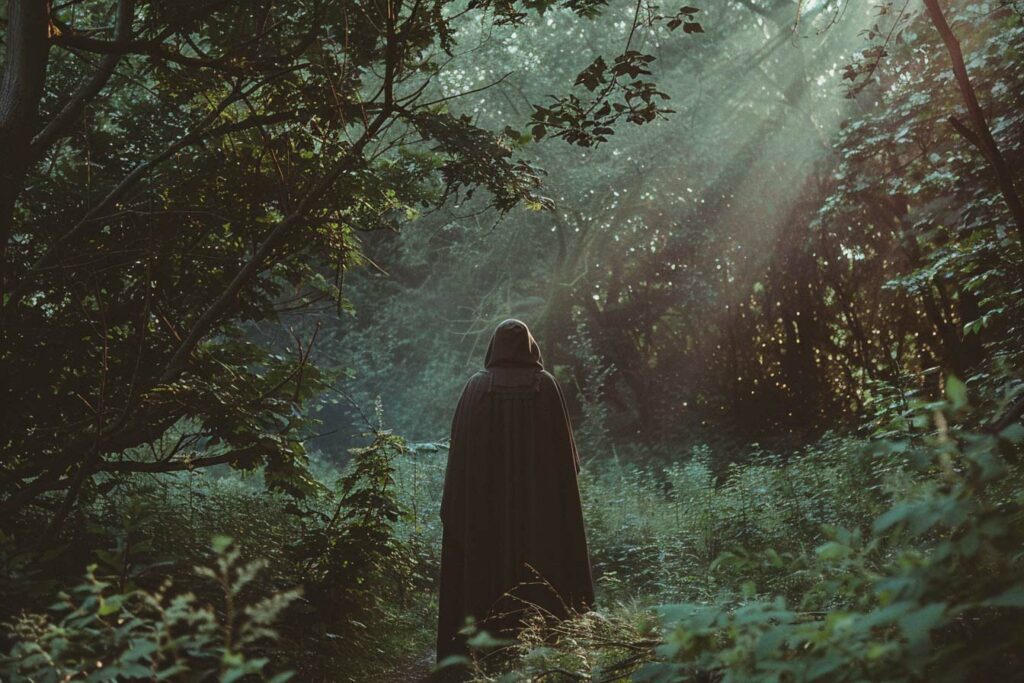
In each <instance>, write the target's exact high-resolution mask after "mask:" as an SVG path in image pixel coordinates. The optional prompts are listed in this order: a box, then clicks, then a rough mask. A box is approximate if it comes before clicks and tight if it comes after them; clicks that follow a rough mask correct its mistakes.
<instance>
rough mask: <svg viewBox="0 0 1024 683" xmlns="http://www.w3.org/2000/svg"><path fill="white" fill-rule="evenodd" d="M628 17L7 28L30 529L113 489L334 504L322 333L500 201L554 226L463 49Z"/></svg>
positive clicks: (12, 348)
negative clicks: (451, 228)
mask: <svg viewBox="0 0 1024 683" xmlns="http://www.w3.org/2000/svg"><path fill="white" fill-rule="evenodd" d="M603 4H604V3H603V2H589V1H588V2H577V1H576V0H566V1H565V2H560V1H554V0H544V1H543V2H523V3H520V2H511V3H508V2H490V1H486V2H473V3H469V4H468V6H467V5H465V4H464V3H455V2H450V1H449V0H436V1H431V2H425V3H424V2H403V1H402V0H397V1H395V2H388V3H384V4H381V3H379V2H376V0H367V1H363V0H360V1H358V2H354V3H353V2H346V3H340V4H339V3H325V2H319V1H317V2H312V3H309V2H302V1H299V0H292V1H290V2H286V3H283V4H282V3H278V2H268V1H261V2H256V3H243V4H237V3H229V4H226V5H224V4H217V3H213V4H211V3H209V2H205V0H193V1H189V2H176V3H173V5H167V4H166V3H159V2H150V1H149V0H138V1H136V0H119V2H117V3H113V6H112V3H108V2H99V1H88V2H73V3H71V4H69V5H53V6H50V5H39V4H38V3H29V2H14V3H8V4H7V5H5V7H6V8H7V9H8V13H9V14H10V20H9V21H5V22H4V27H5V36H6V41H5V49H6V50H7V52H8V58H7V59H6V60H5V61H4V64H3V71H4V73H3V78H2V79H0V85H2V88H3V92H2V93H0V100H3V101H5V102H7V101H10V102H12V107H11V108H10V109H9V110H8V109H6V108H5V109H4V111H3V112H0V156H3V157H4V159H5V167H9V168H8V170H5V171H4V177H3V183H2V185H0V242H2V246H3V249H2V259H0V294H2V296H0V323H2V324H0V329H2V342H3V343H2V346H0V372H2V373H3V376H4V383H3V386H2V388H0V391H2V393H0V396H2V397H3V401H4V402H5V404H8V403H9V404H11V405H15V404H16V405H18V406H19V409H18V410H16V411H4V413H3V415H2V418H0V429H2V433H3V435H4V436H3V441H2V443H0V446H2V448H3V459H2V461H0V510H2V511H3V520H4V523H5V524H6V522H7V520H10V519H13V518H14V517H15V516H16V515H17V514H19V513H22V512H23V511H24V510H25V508H26V506H29V505H34V504H35V503H36V502H37V500H38V499H39V498H40V497H44V498H53V497H55V496H57V497H59V500H60V502H58V503H56V507H55V509H54V512H53V515H52V517H51V519H50V520H49V523H48V529H46V533H47V534H48V535H50V536H52V535H54V534H56V533H57V532H59V530H60V529H61V527H62V525H63V523H64V521H65V519H66V517H67V515H68V514H69V513H70V512H71V510H72V509H73V508H74V507H75V506H76V505H77V503H78V502H79V500H80V498H81V497H83V496H84V497H88V496H90V495H92V494H93V493H94V487H95V480H94V478H95V477H96V476H97V475H100V474H104V475H105V476H108V477H111V478H117V477H119V476H121V475H122V474H123V473H126V472H148V473H152V474H157V473H166V472H174V471H183V470H193V469H196V468H201V467H207V466H212V465H217V464H229V465H231V466H233V467H235V468H238V469H246V470H247V469H257V468H263V470H264V473H265V476H264V481H265V482H266V484H267V485H268V487H269V488H270V489H272V490H280V491H285V492H288V493H290V494H292V495H294V496H296V497H301V496H304V495H309V494H311V493H312V492H313V488H314V482H312V480H311V478H310V476H309V469H308V465H309V462H308V453H307V452H306V449H305V446H304V441H305V439H306V438H307V437H308V436H309V435H310V434H311V433H312V429H313V424H314V421H313V420H312V419H311V416H310V413H311V412H315V405H316V402H317V401H316V399H317V398H318V397H320V396H321V395H322V394H323V392H324V391H325V390H326V389H327V388H328V387H329V386H331V385H332V384H333V382H334V380H335V378H336V377H337V375H338V370H339V369H340V368H343V367H345V366H346V364H347V363H346V361H345V360H344V359H342V360H341V362H338V363H336V364H335V365H336V366H337V367H336V368H335V369H334V371H330V372H328V371H322V370H320V369H318V368H317V367H316V363H315V362H314V360H315V359H314V358H312V354H313V345H314V342H315V340H316V338H317V335H318V331H319V324H318V323H316V322H315V320H307V319H306V318H305V317H304V316H305V315H310V316H311V317H312V318H316V317H317V316H320V315H326V314H327V312H328V311H329V310H330V309H335V312H340V311H341V310H350V308H351V307H350V305H349V303H348V302H347V301H346V297H345V296H344V293H343V285H344V282H345V272H346V271H347V270H348V269H350V268H352V267H358V266H361V265H364V264H371V263H372V264H374V265H376V262H375V261H373V260H372V259H370V258H368V257H367V255H366V254H365V250H364V246H363V239H364V238H365V236H366V235H367V234H369V233H372V232H375V231H382V230H394V229H397V228H398V226H399V225H400V224H405V223H411V222H414V221H415V219H416V218H417V217H418V216H419V215H420V214H421V213H422V212H423V211H424V210H427V209H431V208H436V207H437V206H439V205H443V204H445V203H446V202H447V201H449V200H451V201H456V200H458V199H464V198H466V197H469V196H471V195H472V194H473V193H474V191H475V190H477V189H478V188H483V189H485V190H486V191H487V195H488V201H487V202H486V203H487V204H488V205H489V206H491V207H493V208H494V209H495V210H497V211H498V212H500V213H504V212H507V211H509V210H510V209H511V208H512V207H514V206H516V205H518V204H519V203H525V204H527V205H529V206H532V207H534V208H540V207H543V206H547V205H549V204H550V202H549V201H548V200H547V199H546V198H545V197H543V196H541V195H540V194H538V192H539V181H540V172H539V171H538V169H537V168H535V166H534V165H533V164H532V163H530V161H529V160H528V159H527V158H525V155H524V154H523V153H522V149H521V147H522V144H521V143H522V141H521V140H520V139H519V138H520V136H518V135H515V136H509V134H508V133H507V132H505V128H506V127H507V126H502V125H496V126H494V127H489V128H488V127H482V126H479V125H477V123H476V122H475V121H474V120H473V117H471V116H469V115H467V114H465V113H459V112H456V111H453V109H452V104H453V103H454V102H455V101H456V100H458V99H459V98H460V97H462V96H464V95H468V94H470V93H472V92H476V91H477V88H476V87H467V88H456V89H455V90H449V89H447V88H446V87H445V83H444V81H445V76H444V75H442V72H443V73H444V74H447V73H448V72H450V71H451V70H452V68H448V69H447V70H446V67H449V65H450V64H451V63H452V62H453V61H456V62H457V58H458V56H459V55H458V52H459V50H460V49H461V47H462V45H461V41H460V39H461V38H462V36H461V35H460V30H461V29H462V28H463V27H464V26H466V25H467V24H469V22H470V21H471V19H473V20H476V21H478V22H480V23H481V24H482V25H484V26H487V27H490V28H491V29H501V30H503V29H504V28H506V27H514V26H520V25H523V24H524V23H526V22H527V21H528V20H529V19H530V18H531V17H539V16H541V15H543V14H544V13H545V12H547V11H552V12H554V11H561V12H563V13H564V14H567V15H569V16H572V17H574V19H576V20H579V18H580V17H593V16H596V15H598V14H600V10H601V9H602V5H603ZM40 36H46V40H45V41H43V40H42V39H41V38H40ZM23 44H25V45H31V46H32V49H31V50H28V49H26V50H21V48H20V47H19V46H21V45H23ZM378 267H379V266H378Z"/></svg>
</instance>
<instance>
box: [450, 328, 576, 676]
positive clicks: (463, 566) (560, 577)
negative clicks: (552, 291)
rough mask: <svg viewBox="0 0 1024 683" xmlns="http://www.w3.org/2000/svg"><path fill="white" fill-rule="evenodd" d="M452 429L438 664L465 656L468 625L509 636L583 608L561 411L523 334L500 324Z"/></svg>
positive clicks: (567, 436)
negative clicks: (529, 618) (538, 615)
mask: <svg viewBox="0 0 1024 683" xmlns="http://www.w3.org/2000/svg"><path fill="white" fill-rule="evenodd" d="M484 365H485V369H484V370H482V371H480V372H477V373H476V374H475V375H473V376H472V377H470V379H469V381H468V382H467V383H466V386H465V388H464V389H463V391H462V396H461V397H460V399H459V403H458V406H457V407H456V409H455V416H454V418H453V420H452V432H451V446H450V448H449V452H448V467H447V471H446V473H445V481H444V494H443V496H442V500H441V521H442V523H443V526H444V533H443V540H442V546H441V596H440V610H439V616H438V634H437V656H438V660H441V659H443V658H444V657H446V656H448V655H451V654H459V653H463V652H464V651H465V643H464V638H463V637H462V636H460V635H459V634H458V631H459V629H460V628H462V626H463V625H464V624H465V619H466V617H467V616H469V617H473V618H474V619H475V620H476V621H477V622H478V623H480V624H481V625H482V626H483V628H486V629H488V630H489V631H491V632H492V633H495V632H497V633H505V634H510V633H512V632H514V630H515V628H516V625H517V623H518V621H519V619H520V617H521V616H522V614H523V611H524V610H533V609H540V610H542V611H543V612H545V613H547V614H549V615H550V616H551V617H553V618H558V619H562V618H565V617H566V616H568V614H569V611H570V610H573V611H582V610H585V609H587V608H588V607H589V606H591V605H593V602H594V589H593V583H592V581H591V576H590V560H589V557H588V553H587V542H586V536H585V533H584V529H583V513H582V508H581V506H580V497H579V489H578V487H577V482H576V475H577V473H578V472H579V456H578V455H577V453H576V445H575V443H574V441H573V436H572V426H571V425H570V423H569V417H568V414H567V412H566V409H565V400H564V398H563V397H562V392H561V390H560V389H559V387H558V383H557V382H556V381H555V378H554V377H553V376H552V375H551V374H550V373H548V372H547V371H546V370H544V366H543V364H542V362H541V356H540V350H539V349H538V348H537V343H536V341H534V339H533V336H532V335H531V334H530V332H529V330H528V329H527V327H526V325H525V324H523V323H522V322H520V321H518V320H506V321H505V322H503V323H501V324H500V325H499V326H498V328H497V329H496V330H495V332H494V336H493V337H492V338H491V342H490V345H489V346H488V349H487V357H486V359H485V362H484Z"/></svg>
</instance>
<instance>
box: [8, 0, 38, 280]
mask: <svg viewBox="0 0 1024 683" xmlns="http://www.w3.org/2000/svg"><path fill="white" fill-rule="evenodd" d="M48 26H49V14H48V3H47V2H46V0H10V2H9V3H8V5H7V52H6V55H5V58H4V71H3V75H2V77H0V250H2V255H0V295H2V294H4V293H6V292H7V282H6V280H7V245H8V242H9V241H10V237H11V231H12V229H13V225H14V205H15V203H16V202H17V199H18V196H19V195H20V194H21V189H22V185H23V184H24V182H25V174H26V173H27V171H28V167H29V165H30V154H29V147H30V144H31V141H32V136H33V134H34V133H35V129H36V126H37V119H38V117H39V101H40V99H42V96H43V85H44V84H45V82H46V62H47V59H48V58H49V50H50V41H49V35H48Z"/></svg>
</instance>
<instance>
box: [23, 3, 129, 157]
mask: <svg viewBox="0 0 1024 683" xmlns="http://www.w3.org/2000/svg"><path fill="white" fill-rule="evenodd" d="M134 14H135V0H118V3H117V25H116V28H115V30H114V35H115V37H116V39H117V40H127V39H128V38H129V37H130V36H131V30H132V19H133V18H134ZM121 57H122V54H120V53H115V54H109V55H107V56H106V57H104V58H103V60H102V61H101V62H100V65H99V68H97V69H96V72H95V73H94V74H93V75H92V77H91V78H89V80H88V81H86V82H85V83H83V84H82V85H81V86H80V87H79V88H78V90H77V91H76V92H75V94H74V95H72V96H71V99H70V100H68V102H67V103H66V104H65V105H64V107H63V108H62V109H61V110H60V111H59V112H58V113H57V115H56V116H54V117H53V119H51V120H50V122H49V123H48V124H47V125H46V127H45V128H43V130H42V131H40V132H39V134H38V135H36V136H35V137H34V138H33V139H32V144H31V145H30V152H29V153H30V156H31V157H32V159H39V157H41V156H42V155H43V153H44V152H45V151H46V149H47V148H48V147H49V146H50V145H51V144H53V142H54V140H56V139H57V138H58V137H60V136H62V135H64V134H66V133H67V130H68V128H69V127H70V126H71V125H72V124H73V123H74V122H75V121H76V120H77V119H78V117H79V116H80V115H81V113H82V110H83V109H84V108H85V105H86V104H88V103H89V101H90V100H92V99H93V98H94V97H96V95H98V94H99V92H100V91H101V90H102V89H103V87H104V86H105V85H106V84H107V81H108V80H110V77H111V76H112V75H113V73H114V69H116V68H117V65H118V63H120V61H121Z"/></svg>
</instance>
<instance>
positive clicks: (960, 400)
mask: <svg viewBox="0 0 1024 683" xmlns="http://www.w3.org/2000/svg"><path fill="white" fill-rule="evenodd" d="M946 398H948V399H949V402H950V403H952V404H953V410H963V409H964V408H966V407H967V385H966V384H964V383H963V382H962V381H960V378H959V377H957V376H956V375H950V376H949V377H947V378H946Z"/></svg>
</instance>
